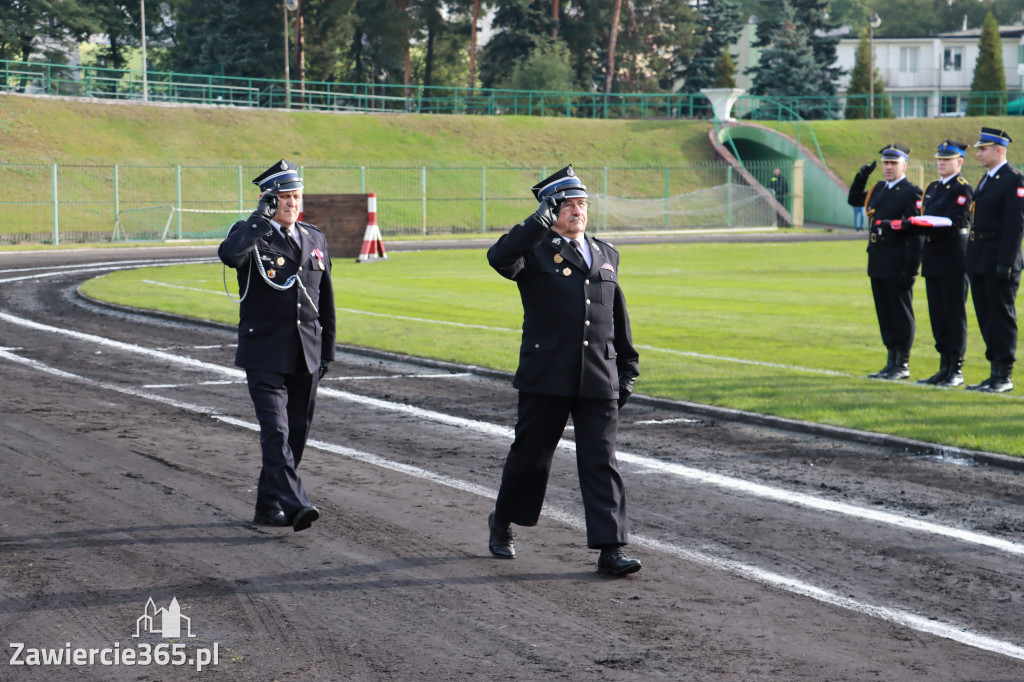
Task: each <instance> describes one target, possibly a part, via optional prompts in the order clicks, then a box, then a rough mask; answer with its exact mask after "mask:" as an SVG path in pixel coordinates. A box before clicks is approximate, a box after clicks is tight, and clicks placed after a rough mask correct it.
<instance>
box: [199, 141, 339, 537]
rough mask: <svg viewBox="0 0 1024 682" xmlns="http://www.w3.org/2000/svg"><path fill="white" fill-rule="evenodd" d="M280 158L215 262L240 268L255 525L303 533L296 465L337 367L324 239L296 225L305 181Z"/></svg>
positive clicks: (306, 510)
mask: <svg viewBox="0 0 1024 682" xmlns="http://www.w3.org/2000/svg"><path fill="white" fill-rule="evenodd" d="M297 170H298V168H297V167H296V166H295V165H294V164H291V163H288V162H287V161H285V160H283V159H282V160H281V161H279V162H278V163H276V164H274V165H273V166H272V167H270V168H268V169H267V170H266V171H265V172H264V173H263V174H262V175H260V176H259V177H258V178H256V179H255V180H253V181H252V182H253V184H254V185H258V186H259V188H260V191H261V192H262V194H261V195H260V200H259V204H258V205H257V206H256V211H255V212H254V213H253V214H252V215H251V216H250V217H249V219H248V220H240V221H239V222H237V223H235V224H234V225H232V226H231V230H230V231H229V232H228V236H227V238H225V239H224V241H223V242H222V243H221V245H220V248H219V249H218V250H217V255H219V256H220V259H221V260H222V261H223V262H224V263H225V264H226V265H229V266H231V267H233V268H235V269H236V270H237V274H238V290H239V293H240V296H241V299H240V304H239V323H238V352H237V353H236V354H235V364H236V365H238V366H239V367H242V368H244V369H245V377H246V380H247V382H248V384H249V395H250V396H251V397H252V403H253V407H255V409H256V418H257V419H258V420H259V423H260V448H261V449H262V452H263V466H262V469H261V470H260V477H259V483H258V484H257V489H256V490H257V492H256V513H255V515H254V517H253V522H254V523H260V524H266V525H271V526H291V527H292V529H293V530H296V531H300V530H305V529H306V528H309V527H310V525H312V523H313V522H314V521H316V520H317V519H318V518H320V512H319V510H318V509H317V508H316V507H314V506H313V505H312V504H311V503H310V501H309V498H308V497H307V496H306V490H305V488H303V485H302V480H301V479H300V478H299V474H298V471H297V469H298V466H299V462H300V461H301V459H302V451H303V449H304V448H305V447H306V438H307V436H308V435H309V427H310V424H311V423H312V422H313V407H314V404H315V402H316V390H317V386H318V384H319V381H320V379H322V378H323V376H324V374H325V373H326V372H327V367H328V364H329V363H330V361H331V360H333V359H334V334H335V329H334V290H333V288H332V286H331V261H330V258H328V256H327V241H326V239H325V238H324V235H323V233H321V232H320V230H318V229H317V228H316V227H314V226H313V225H310V224H308V223H301V222H298V219H299V212H300V211H301V210H302V178H300V177H299V176H298V173H297V172H296V171H297Z"/></svg>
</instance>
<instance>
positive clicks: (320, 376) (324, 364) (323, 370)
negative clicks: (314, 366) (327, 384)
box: [316, 360, 331, 381]
mask: <svg viewBox="0 0 1024 682" xmlns="http://www.w3.org/2000/svg"><path fill="white" fill-rule="evenodd" d="M330 368H331V363H329V362H328V361H327V360H321V361H320V369H319V370H318V371H317V377H316V378H317V380H318V381H319V380H320V379H323V378H324V375H325V374H327V370H329V369H330Z"/></svg>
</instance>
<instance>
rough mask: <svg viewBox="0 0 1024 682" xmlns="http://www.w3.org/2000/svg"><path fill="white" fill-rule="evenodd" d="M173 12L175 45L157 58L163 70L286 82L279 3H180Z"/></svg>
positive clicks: (231, 0) (208, 0)
mask: <svg viewBox="0 0 1024 682" xmlns="http://www.w3.org/2000/svg"><path fill="white" fill-rule="evenodd" d="M169 11H170V26H169V39H170V46H169V47H168V48H167V50H166V51H165V52H163V53H162V54H160V55H158V57H157V59H156V66H157V68H158V69H161V70H163V71H179V72H184V73H201V74H217V75H221V74H222V75H225V76H239V77H242V78H283V77H284V35H283V33H284V27H283V26H282V16H281V13H282V6H281V2H280V0H175V2H174V3H173V4H172V5H171V6H170V8H169ZM271 18H272V19H271Z"/></svg>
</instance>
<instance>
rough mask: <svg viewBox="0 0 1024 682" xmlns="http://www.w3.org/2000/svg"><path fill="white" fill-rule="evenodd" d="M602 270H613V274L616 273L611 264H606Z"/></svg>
mask: <svg viewBox="0 0 1024 682" xmlns="http://www.w3.org/2000/svg"><path fill="white" fill-rule="evenodd" d="M601 269H602V270H611V271H612V272H615V268H613V267H612V264H611V263H605V264H603V265H602V266H601Z"/></svg>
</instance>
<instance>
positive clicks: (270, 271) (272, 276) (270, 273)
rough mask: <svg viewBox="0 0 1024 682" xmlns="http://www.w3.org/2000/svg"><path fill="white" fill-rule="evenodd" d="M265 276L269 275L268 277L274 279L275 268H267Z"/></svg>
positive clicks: (275, 274)
mask: <svg viewBox="0 0 1024 682" xmlns="http://www.w3.org/2000/svg"><path fill="white" fill-rule="evenodd" d="M267 277H269V278H270V279H274V278H275V277H277V270H274V269H273V268H271V269H270V270H267Z"/></svg>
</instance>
